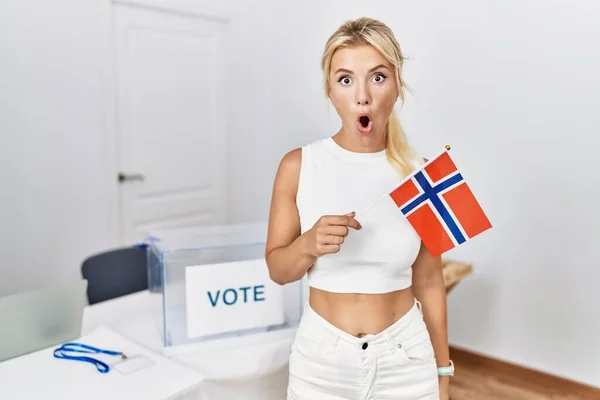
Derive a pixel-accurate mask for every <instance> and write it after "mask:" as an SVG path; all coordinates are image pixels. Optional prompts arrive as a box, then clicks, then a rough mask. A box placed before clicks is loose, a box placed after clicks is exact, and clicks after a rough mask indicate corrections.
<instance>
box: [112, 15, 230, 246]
mask: <svg viewBox="0 0 600 400" xmlns="http://www.w3.org/2000/svg"><path fill="white" fill-rule="evenodd" d="M112 7H113V9H112V17H113V29H114V31H113V40H114V42H113V43H114V61H115V80H116V81H115V87H116V102H117V104H116V114H117V115H116V134H117V143H118V147H119V149H118V163H119V176H118V177H115V179H118V180H119V182H120V183H119V195H120V220H121V231H122V236H123V240H124V242H125V243H133V242H136V241H138V240H140V239H142V238H143V235H144V233H145V232H147V231H148V230H152V229H155V228H170V227H184V226H194V225H203V224H208V223H221V222H225V221H226V217H227V215H226V210H227V204H226V200H227V196H226V192H225V191H226V171H225V167H226V161H225V160H226V151H227V150H226V148H225V143H226V142H225V141H226V131H227V126H226V117H227V115H226V114H225V112H226V104H225V101H226V99H227V92H226V91H227V74H226V67H227V62H226V59H225V57H226V43H225V42H226V33H227V21H226V20H222V19H210V18H204V17H203V16H202V15H198V14H191V13H177V12H169V11H164V10H162V9H160V8H155V9H153V8H146V7H138V6H132V5H119V4H113V6H112Z"/></svg>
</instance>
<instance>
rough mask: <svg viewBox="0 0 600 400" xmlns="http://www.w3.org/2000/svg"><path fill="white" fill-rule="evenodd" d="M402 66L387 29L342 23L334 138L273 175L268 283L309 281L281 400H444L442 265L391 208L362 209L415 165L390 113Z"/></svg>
mask: <svg viewBox="0 0 600 400" xmlns="http://www.w3.org/2000/svg"><path fill="white" fill-rule="evenodd" d="M403 60H404V59H403V56H402V53H401V50H400V47H399V45H398V43H397V41H396V39H395V37H394V34H393V32H392V31H391V30H390V29H389V28H388V27H387V26H386V25H385V24H383V23H381V22H379V21H377V20H373V19H369V18H360V19H357V20H355V21H349V22H347V23H345V24H343V25H342V26H341V27H340V28H339V29H338V30H337V31H336V32H335V33H334V34H333V35H332V36H331V37H330V38H329V40H328V41H327V45H326V48H325V51H324V54H323V58H322V69H323V73H324V78H325V79H324V80H325V93H326V95H327V98H328V99H329V100H330V101H331V103H332V104H333V105H334V107H335V109H336V111H337V113H338V114H339V116H340V119H341V128H340V130H339V131H338V132H337V133H336V134H334V135H333V136H331V137H326V138H323V139H320V140H317V141H314V142H312V143H310V144H308V145H306V146H304V147H302V148H299V149H295V150H293V151H291V152H289V153H288V154H286V155H285V156H284V157H283V159H282V160H281V163H280V166H279V168H278V171H277V175H276V178H275V182H274V188H273V195H272V200H271V202H272V203H271V210H270V216H269V232H268V237H267V247H266V260H267V264H268V267H269V272H270V276H271V279H272V280H273V281H275V282H277V283H279V284H281V285H284V284H286V283H290V282H294V281H297V280H299V279H302V278H303V277H304V275H305V274H307V273H308V284H309V286H310V298H309V301H308V303H307V304H306V306H305V311H304V314H303V316H302V320H301V323H300V326H299V329H298V332H297V334H296V338H295V340H294V343H293V346H292V352H291V355H290V363H289V385H288V399H289V400H317V399H318V400H334V399H336V400H342V399H344V400H359V399H360V400H365V399H377V400H386V399H390V400H391V399H394V400H398V399H427V400H438V399H444V400H445V399H448V379H449V376H450V375H452V373H453V365H452V363H451V361H450V359H449V352H448V339H447V321H446V289H445V287H444V281H443V276H442V269H441V263H440V258H439V257H435V258H434V257H432V256H431V255H430V254H429V253H428V251H427V249H426V248H425V247H424V246H423V245H422V243H421V240H420V238H419V236H418V235H417V234H416V233H415V231H414V230H413V229H412V227H411V226H410V225H409V223H408V221H407V220H406V219H405V218H404V217H403V216H402V214H401V213H400V212H399V210H398V209H397V208H396V209H393V208H392V207H386V206H385V205H384V206H380V207H370V206H371V205H372V204H374V203H376V202H377V200H379V199H381V198H382V196H384V195H385V194H386V193H389V191H390V190H391V189H393V188H394V187H395V185H397V184H399V183H400V182H401V181H402V179H403V178H404V177H405V176H406V175H408V174H410V173H411V172H412V171H413V170H414V169H415V167H417V166H419V165H421V164H422V163H423V162H424V160H423V159H422V158H421V157H419V156H418V154H417V153H416V152H415V151H414V150H413V149H411V147H410V146H409V145H408V143H407V140H406V138H405V135H404V133H403V131H402V129H401V127H400V124H399V122H398V120H397V118H396V116H395V114H394V105H395V103H396V102H397V101H398V99H401V100H404V89H405V85H404V82H403V80H402V64H403ZM362 211H365V212H364V213H362Z"/></svg>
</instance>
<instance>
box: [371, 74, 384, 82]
mask: <svg viewBox="0 0 600 400" xmlns="http://www.w3.org/2000/svg"><path fill="white" fill-rule="evenodd" d="M385 78H386V77H385V75H383V74H382V73H378V74H375V76H374V77H373V80H374V81H375V82H377V83H381V82H383V81H385Z"/></svg>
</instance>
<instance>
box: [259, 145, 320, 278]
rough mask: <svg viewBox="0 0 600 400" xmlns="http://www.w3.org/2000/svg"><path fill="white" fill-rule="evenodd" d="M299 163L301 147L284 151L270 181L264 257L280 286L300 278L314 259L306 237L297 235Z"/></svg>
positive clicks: (271, 273)
mask: <svg viewBox="0 0 600 400" xmlns="http://www.w3.org/2000/svg"><path fill="white" fill-rule="evenodd" d="M301 163H302V150H301V149H295V150H292V151H291V152H289V153H287V154H286V155H285V156H284V157H283V158H282V160H281V162H280V163H279V168H278V169H277V174H276V175H275V182H274V184H273V194H272V196H271V209H270V211H269V226H268V234H267V245H266V254H265V256H266V261H267V266H268V267H269V275H270V277H271V280H273V282H276V283H278V284H280V285H283V284H286V283H290V282H294V281H297V280H299V279H301V278H302V277H303V276H304V274H305V273H306V271H307V270H308V269H309V268H310V267H311V265H313V263H314V262H315V260H316V256H314V255H312V254H310V251H309V246H308V243H307V240H306V236H303V235H300V217H299V216H298V208H297V207H296V193H297V191H298V181H299V177H300V165H301Z"/></svg>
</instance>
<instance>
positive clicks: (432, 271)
mask: <svg viewBox="0 0 600 400" xmlns="http://www.w3.org/2000/svg"><path fill="white" fill-rule="evenodd" d="M412 285H413V293H414V295H415V297H416V298H417V300H419V301H420V302H421V308H422V310H423V319H424V320H425V324H426V325H427V330H428V331H429V336H430V337H431V344H432V345H433V350H434V352H435V358H436V362H437V366H438V367H446V366H449V365H450V350H449V346H448V318H447V303H446V286H445V284H444V275H443V272H442V260H441V257H440V256H438V257H433V256H432V255H431V254H430V253H429V251H428V250H427V249H426V248H425V246H424V245H423V244H421V249H420V251H419V255H418V256H417V259H416V260H415V262H414V264H413V278H412ZM448 380H449V378H448V377H440V384H446V385H447V384H448Z"/></svg>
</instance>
